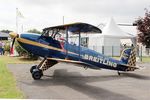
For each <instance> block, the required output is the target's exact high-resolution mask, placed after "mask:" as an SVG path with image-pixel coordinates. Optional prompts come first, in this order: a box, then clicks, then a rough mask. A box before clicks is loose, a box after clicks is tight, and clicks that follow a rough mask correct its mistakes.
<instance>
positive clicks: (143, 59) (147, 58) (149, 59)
mask: <svg viewBox="0 0 150 100" xmlns="http://www.w3.org/2000/svg"><path fill="white" fill-rule="evenodd" d="M142 62H150V57H142Z"/></svg>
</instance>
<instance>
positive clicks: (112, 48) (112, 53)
mask: <svg viewBox="0 0 150 100" xmlns="http://www.w3.org/2000/svg"><path fill="white" fill-rule="evenodd" d="M113 56H114V46H112V57H113Z"/></svg>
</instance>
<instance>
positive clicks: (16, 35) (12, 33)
mask: <svg viewBox="0 0 150 100" xmlns="http://www.w3.org/2000/svg"><path fill="white" fill-rule="evenodd" d="M9 35H10V37H11V38H16V37H18V36H19V35H18V34H17V33H14V32H10V33H9Z"/></svg>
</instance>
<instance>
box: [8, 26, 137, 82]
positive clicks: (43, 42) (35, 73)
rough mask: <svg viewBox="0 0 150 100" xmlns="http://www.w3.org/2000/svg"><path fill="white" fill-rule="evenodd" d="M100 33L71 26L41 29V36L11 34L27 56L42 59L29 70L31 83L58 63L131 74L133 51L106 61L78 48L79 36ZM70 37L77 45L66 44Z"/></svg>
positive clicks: (133, 61) (105, 58) (79, 46)
mask: <svg viewBox="0 0 150 100" xmlns="http://www.w3.org/2000/svg"><path fill="white" fill-rule="evenodd" d="M84 33H86V34H88V33H90V34H94V33H101V30H100V29H99V28H97V27H95V26H93V25H90V24H87V23H72V24H66V25H59V26H53V27H48V28H45V29H43V33H42V35H40V34H36V33H22V34H17V33H13V32H11V33H10V36H11V37H12V38H13V43H12V46H13V45H14V42H15V39H16V40H17V41H18V43H19V44H20V45H21V46H22V47H23V48H24V49H25V50H27V51H28V52H30V53H32V54H34V55H38V56H41V57H43V58H44V59H43V60H42V61H41V62H40V64H39V65H35V66H32V67H31V69H30V72H31V74H32V77H33V79H35V80H38V79H40V78H41V77H42V76H43V72H44V71H45V70H47V69H48V68H50V67H52V66H54V65H55V64H57V63H59V62H66V63H73V64H77V65H80V66H83V67H84V68H91V69H101V68H104V69H109V70H116V71H118V74H119V75H120V73H119V71H134V70H135V69H138V67H136V54H135V49H134V48H126V49H124V50H123V51H122V55H121V57H120V60H116V59H113V58H110V57H107V56H105V55H103V54H101V53H99V52H96V51H94V50H91V49H88V48H87V47H83V46H81V34H84ZM69 34H73V35H74V34H75V35H77V36H78V38H79V39H78V45H75V44H71V43H69V40H68V38H69V37H68V36H69ZM62 36H64V37H63V38H62Z"/></svg>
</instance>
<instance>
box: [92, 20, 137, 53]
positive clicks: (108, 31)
mask: <svg viewBox="0 0 150 100" xmlns="http://www.w3.org/2000/svg"><path fill="white" fill-rule="evenodd" d="M134 37H135V36H134V35H131V34H128V33H126V32H124V31H123V30H121V29H120V28H119V27H118V25H117V24H116V23H115V21H114V20H113V18H111V19H110V20H109V21H108V23H107V24H106V26H105V27H104V28H103V30H102V34H97V35H94V36H90V37H89V47H90V48H91V49H94V50H96V51H98V52H101V53H103V54H105V55H108V56H120V50H121V49H120V48H121V41H120V40H121V39H129V40H131V39H133V38H134ZM92 45H94V46H93V47H92Z"/></svg>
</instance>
